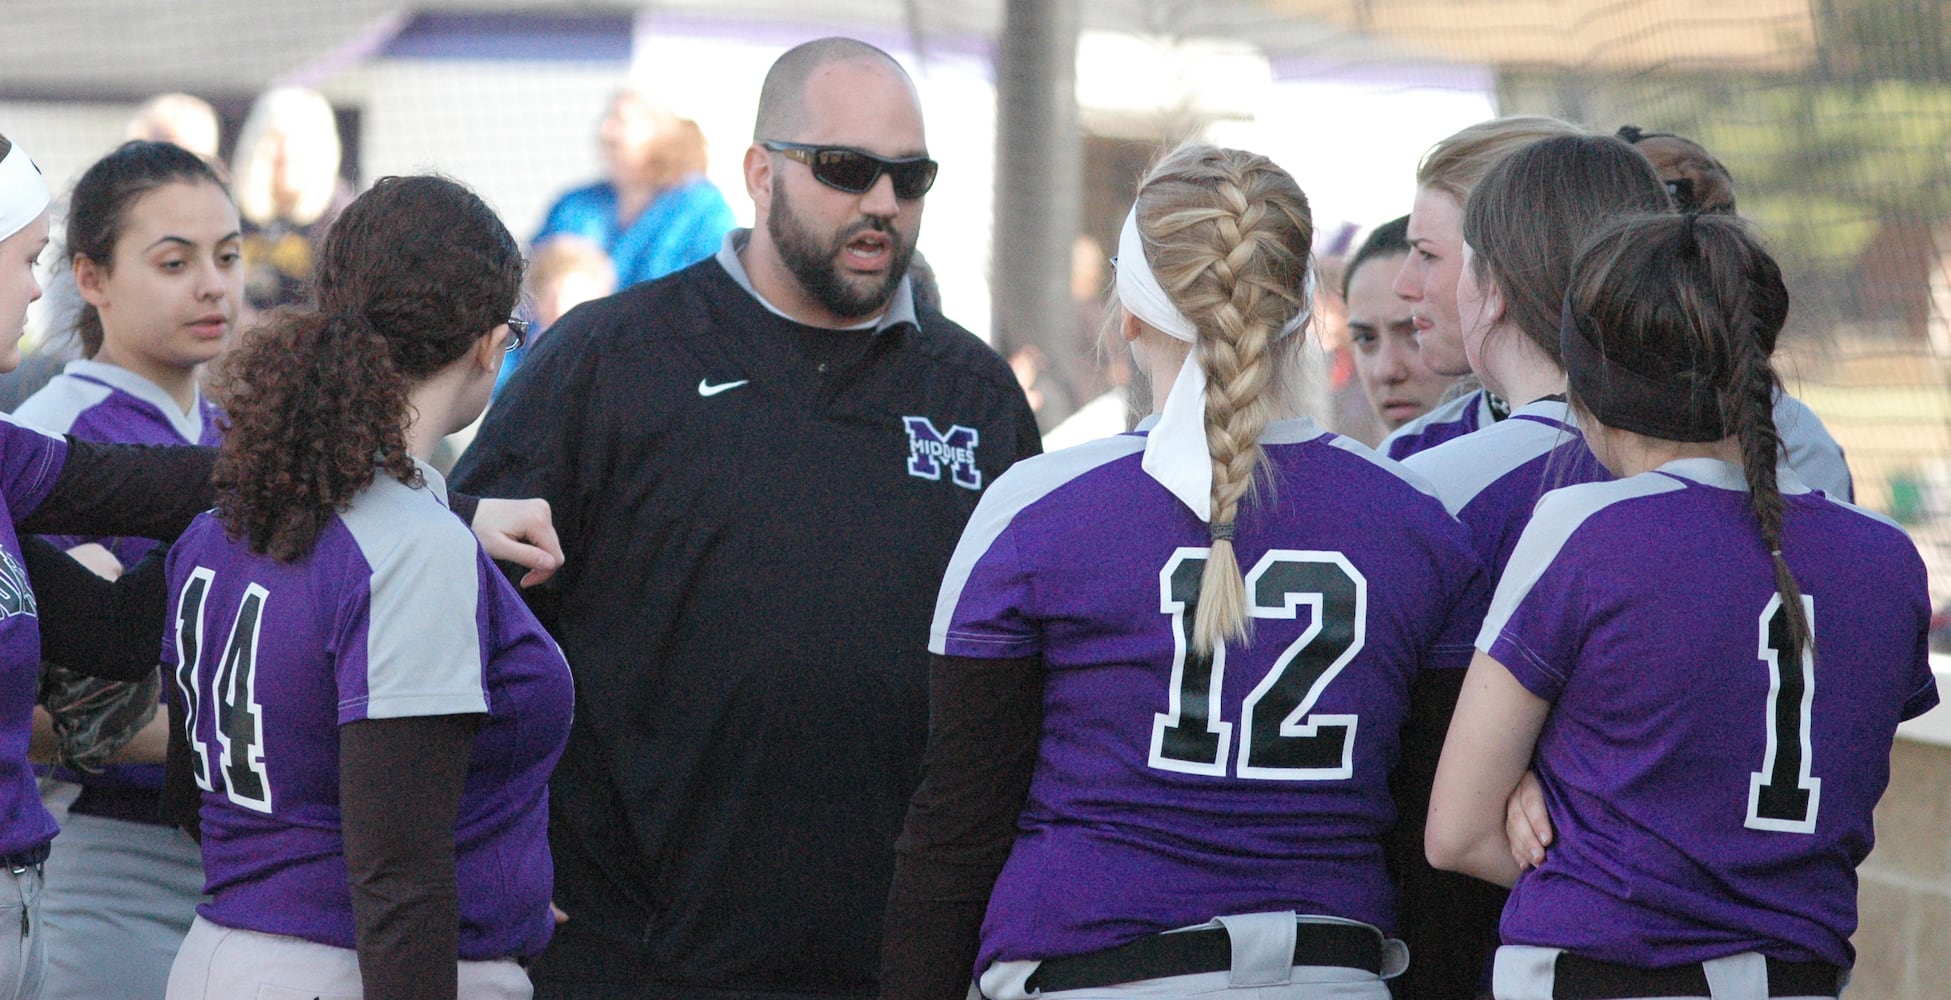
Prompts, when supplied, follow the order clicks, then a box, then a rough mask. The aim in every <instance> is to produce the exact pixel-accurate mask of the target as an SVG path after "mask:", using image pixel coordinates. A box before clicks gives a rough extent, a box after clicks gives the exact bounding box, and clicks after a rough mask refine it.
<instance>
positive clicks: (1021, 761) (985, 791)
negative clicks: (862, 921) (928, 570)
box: [881, 656, 1043, 1000]
mask: <svg viewBox="0 0 1951 1000" xmlns="http://www.w3.org/2000/svg"><path fill="white" fill-rule="evenodd" d="M1042 733H1043V662H1042V660H1041V659H1039V658H1037V657H1026V658H1021V659H1009V660H977V659H968V658H964V657H947V656H937V657H934V658H933V661H932V663H931V666H930V669H929V674H928V751H927V754H926V756H925V757H924V759H923V763H922V778H921V787H920V788H919V789H918V790H917V791H916V792H915V796H914V799H913V801H912V802H911V803H910V804H909V806H908V819H907V824H906V826H905V827H904V828H903V829H902V831H901V836H900V839H898V840H897V841H895V845H894V854H895V858H894V884H893V887H892V888H891V889H890V891H889V893H888V908H887V924H886V929H885V935H884V938H883V943H882V948H881V995H882V996H883V997H885V998H889V1000H934V998H940V1000H963V998H964V997H965V996H966V995H967V993H968V989H969V983H970V981H971V978H972V977H971V971H972V969H973V968H974V966H975V959H976V946H977V943H978V937H979V934H980V932H981V929H982V917H983V913H984V911H985V910H987V909H988V906H989V895H990V892H991V891H992V890H993V889H994V888H995V885H996V876H997V874H998V873H999V872H1001V871H1002V867H1003V862H1005V861H1007V860H1008V859H1009V850H1010V847H1011V845H1013V844H1014V843H1015V841H1016V821H1017V818H1018V817H1019V816H1020V815H1021V814H1022V811H1023V800H1024V798H1025V796H1027V795H1028V794H1029V787H1030V778H1031V776H1032V775H1033V774H1034V773H1035V771H1036V759H1037V745H1038V742H1039V740H1040V739H1041V736H1042Z"/></svg>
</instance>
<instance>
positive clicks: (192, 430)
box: [14, 359, 223, 567]
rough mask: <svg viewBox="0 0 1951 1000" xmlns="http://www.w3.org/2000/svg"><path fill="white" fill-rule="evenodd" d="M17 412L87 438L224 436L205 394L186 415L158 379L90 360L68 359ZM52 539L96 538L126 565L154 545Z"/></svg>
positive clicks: (144, 440) (132, 440)
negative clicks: (151, 378) (156, 381)
mask: <svg viewBox="0 0 1951 1000" xmlns="http://www.w3.org/2000/svg"><path fill="white" fill-rule="evenodd" d="M14 416H15V417H16V418H18V419H19V420H20V422H22V423H24V424H29V425H32V426H34V427H39V428H40V429H42V430H44V431H47V432H48V433H50V434H72V435H74V436H75V437H77V438H80V439H81V440H84V441H106V442H109V443H112V444H200V445H205V446H209V447H215V446H216V445H217V443H218V442H219V441H221V440H222V439H223V429H222V426H221V421H222V411H221V410H219V409H218V408H217V405H216V404H215V403H212V402H210V401H209V400H207V399H205V398H203V394H202V393H198V394H197V397H196V403H195V405H194V406H192V407H191V408H190V412H188V413H184V412H183V410H182V409H181V408H180V407H178V406H177V405H176V401H175V400H173V399H171V398H170V397H169V394H168V393H167V392H164V391H163V390H162V388H161V387H159V386H157V385H156V384H155V383H154V382H151V381H149V380H148V379H146V378H143V377H142V376H140V375H137V374H136V373H134V372H132V371H130V370H128V369H127V368H122V367H119V366H116V365H111V364H106V363H104V362H100V361H89V360H86V359H82V360H78V361H70V362H68V365H67V367H65V368H63V369H62V370H61V374H59V375H56V376H55V377H54V379H53V380H52V381H50V382H49V383H48V384H47V385H45V386H43V387H42V388H41V390H40V391H39V392H36V393H35V394H34V395H32V396H30V397H28V399H27V401H26V402H24V403H21V404H20V408H19V409H17V410H15V411H14ZM49 540H50V541H52V542H54V543H55V544H56V545H59V546H61V547H62V548H73V547H74V546H76V545H81V544H83V543H85V542H98V543H100V544H101V545H102V547H103V548H106V549H108V550H109V552H110V553H112V554H113V555H114V556H115V558H116V559H117V560H118V561H120V562H121V563H122V565H123V566H125V567H127V566H133V565H135V564H136V561H137V560H139V559H141V558H142V557H143V556H144V555H146V554H148V552H149V550H150V549H153V548H155V547H156V542H155V541H154V540H152V539H148V538H113V537H108V536H76V535H69V536H53V535H50V536H49Z"/></svg>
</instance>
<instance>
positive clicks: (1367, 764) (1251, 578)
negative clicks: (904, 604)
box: [930, 420, 1487, 968]
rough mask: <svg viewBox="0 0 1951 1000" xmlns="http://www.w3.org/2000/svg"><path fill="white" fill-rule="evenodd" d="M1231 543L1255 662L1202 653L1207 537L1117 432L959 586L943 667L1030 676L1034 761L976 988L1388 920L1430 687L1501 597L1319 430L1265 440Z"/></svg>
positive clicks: (1362, 453) (981, 517)
mask: <svg viewBox="0 0 1951 1000" xmlns="http://www.w3.org/2000/svg"><path fill="white" fill-rule="evenodd" d="M1261 445H1262V447H1263V448H1264V449H1265V451H1266V455H1267V459H1268V462H1269V463H1270V468H1271V472H1272V476H1271V482H1270V483H1269V484H1268V486H1267V487H1266V488H1264V489H1263V490H1262V492H1261V493H1260V497H1261V498H1262V499H1261V501H1260V502H1248V503H1247V504H1246V505H1245V506H1244V507H1243V508H1242V512H1241V515H1240V518H1239V521H1238V532H1239V534H1238V537H1237V539H1236V546H1237V548H1236V551H1237V554H1238V557H1239V561H1240V566H1241V568H1242V570H1243V571H1244V574H1245V579H1246V587H1247V597H1248V602H1249V605H1250V607H1251V609H1252V610H1251V615H1252V619H1253V641H1252V643H1251V645H1240V644H1233V645H1229V646H1228V647H1227V648H1226V649H1225V650H1223V651H1222V652H1221V653H1220V655H1217V656H1215V657H1213V658H1211V659H1210V660H1208V659H1206V658H1203V657H1198V656H1194V655H1189V653H1188V649H1189V647H1190V642H1189V635H1190V629H1191V624H1192V621H1193V616H1194V613H1195V609H1196V607H1197V604H1196V601H1197V596H1198V587H1199V579H1200V573H1201V571H1202V569H1203V567H1204V564H1205V557H1206V555H1207V552H1208V548H1207V546H1208V537H1209V536H1208V529H1207V526H1206V525H1205V524H1204V523H1203V522H1201V521H1200V520H1199V519H1198V518H1197V517H1196V516H1194V515H1193V513H1192V512H1191V511H1190V510H1188V509H1187V508H1186V506H1185V505H1184V504H1182V503H1180V502H1179V501H1178V500H1177V499H1175V498H1174V497H1172V496H1171V495H1170V494H1169V493H1167V492H1166V490H1165V488H1164V487H1163V486H1161V485H1159V484H1158V483H1157V482H1156V481H1154V480H1153V479H1152V478H1151V477H1150V476H1148V475H1147V474H1146V473H1145V472H1144V471H1143V469H1142V468H1141V467H1140V462H1141V459H1142V456H1143V453H1144V447H1145V438H1144V436H1143V435H1142V434H1124V435H1119V436H1117V437H1113V438H1106V439H1103V440H1099V441H1093V442H1090V443H1088V444H1083V445H1079V446H1077V447H1074V448H1069V449H1065V450H1064V451H1061V452H1056V453H1053V454H1049V455H1045V456H1042V457H1040V458H1033V459H1028V460H1026V461H1023V462H1020V463H1018V464H1017V465H1016V466H1015V467H1013V468H1012V469H1011V470H1010V471H1009V472H1008V473H1007V474H1005V475H1004V476H1003V477H1002V478H1000V479H998V480H997V481H996V483H995V485H993V486H991V487H990V488H989V491H988V492H987V493H985V494H984V495H983V499H982V502H981V504H980V506H978V507H977V508H976V512H975V515H974V516H973V518H972V519H971V520H970V522H969V526H968V528H967V530H966V531H965V532H964V534H963V536H962V542H961V545H960V546H959V547H958V548H957V550H956V553H955V558H954V560H953V561H952V562H951V563H950V566H949V570H948V573H947V576H946V579H945V580H944V582H943V585H942V593H941V597H940V600H939V602H938V604H937V606H936V613H935V624H934V630H933V634H932V636H931V640H930V645H931V649H932V650H933V651H934V652H936V653H942V654H946V655H949V656H956V657H974V658H1016V657H1028V656H1037V657H1040V658H1041V660H1042V664H1043V668H1044V670H1045V671H1046V674H1045V686H1044V698H1043V707H1044V726H1043V739H1042V743H1041V746H1040V748H1039V760H1038V762H1037V767H1036V773H1035V777H1034V778H1033V780H1032V784H1031V787H1030V794H1029V799H1028V802H1027V803H1026V805H1025V807H1024V811H1023V815H1022V818H1021V821H1020V833H1019V836H1018V838H1017V840H1016V844H1015V847H1014V848H1013V849H1012V851H1011V853H1010V857H1009V861H1008V863H1007V865H1006V866H1005V868H1004V870H1003V872H1002V875H1001V877H1000V878H999V879H998V881H997V883H996V888H995V892H994V894H993V896H992V897H991V901H990V906H989V914H988V919H987V920H986V922H985V924H984V927H983V933H982V945H981V957H980V959H979V963H980V964H979V966H978V968H981V967H986V966H987V965H988V964H990V963H992V962H995V961H999V960H1012V959H1034V958H1047V957H1050V956H1054V955H1068V954H1078V953H1083V952H1089V951H1094V950H1098V949H1102V948H1107V947H1112V946H1115V945H1118V944H1122V943H1124V942H1127V941H1131V940H1133V939H1135V938H1138V937H1141V936H1144V935H1146V934H1149V933H1155V932H1158V931H1164V930H1168V929H1171V928H1175V927H1182V926H1186V925H1190V924H1197V923H1203V922H1205V921H1207V920H1209V919H1211V918H1212V917H1214V916H1217V915H1224V914H1239V913H1255V912H1264V911H1272V910H1293V911H1296V912H1299V913H1313V914H1323V915H1329V916H1338V917H1344V918H1348V919H1353V920H1361V921H1365V922H1368V923H1371V924H1375V925H1377V926H1381V927H1384V928H1387V927H1390V926H1391V925H1393V923H1394V918H1393V913H1394V902H1393V892H1392V889H1391V887H1390V883H1389V879H1388V876H1387V874H1386V873H1385V871H1384V868H1383V861H1382V849H1381V846H1380V843H1379V840H1380V837H1381V836H1382V834H1383V832H1384V831H1386V830H1387V829H1388V828H1389V826H1390V824H1391V823H1392V822H1393V821H1394V819H1395V807H1394V803H1393V801H1392V800H1391V798H1390V795H1389V788H1388V776H1389V772H1390V770H1391V769H1392V768H1393V767H1394V765H1395V762H1396V757H1397V753H1398V734H1399V731H1400V728H1401V725H1402V721H1403V718H1404V716H1405V714H1406V713H1407V710H1408V707H1409V691H1410V685H1411V682H1412V680H1413V679H1414V678H1415V676H1416V674H1417V672H1418V671H1420V670H1424V669H1429V668H1447V669H1455V668H1461V667H1463V666H1464V665H1465V664H1467V662H1468V657H1469V637H1470V635H1471V634H1472V632H1473V631H1474V629H1475V626H1476V623H1477V622H1479V621H1480V620H1481V615H1482V613H1483V609H1484V607H1485V600H1486V597H1487V595H1486V590H1487V585H1486V584H1485V583H1484V581H1483V576H1482V572H1481V570H1480V568H1479V564H1478V560H1477V558H1476V557H1475V555H1474V554H1473V553H1472V551H1471V548H1470V542H1469V538H1468V537H1467V535H1466V534H1465V532H1464V529H1463V527H1462V525H1460V524H1459V523H1458V522H1457V521H1456V520H1455V519H1453V518H1452V517H1451V516H1450V515H1449V513H1448V512H1447V511H1446V510H1445V509H1444V507H1443V505H1442V503H1441V502H1440V501H1438V500H1437V499H1436V498H1435V497H1434V496H1432V495H1431V494H1430V493H1429V492H1427V487H1426V486H1421V485H1418V484H1416V483H1412V482H1411V479H1410V478H1409V474H1408V473H1407V472H1406V471H1405V470H1403V469H1402V467H1401V466H1398V465H1396V464H1395V463H1393V462H1390V461H1388V460H1386V459H1383V458H1382V457H1380V456H1379V455H1377V454H1375V453H1374V452H1371V451H1369V450H1368V449H1366V448H1364V447H1362V446H1361V445H1358V444H1354V443H1352V442H1349V441H1347V440H1345V439H1342V438H1338V437H1336V436H1334V435H1332V434H1325V433H1323V432H1322V431H1321V430H1320V429H1319V428H1317V427H1315V426H1314V425H1313V424H1312V423H1310V422H1309V421H1306V420H1293V421H1282V422H1278V423H1275V424H1273V425H1271V426H1270V427H1269V428H1268V430H1267V432H1266V433H1265V434H1264V435H1262V437H1261Z"/></svg>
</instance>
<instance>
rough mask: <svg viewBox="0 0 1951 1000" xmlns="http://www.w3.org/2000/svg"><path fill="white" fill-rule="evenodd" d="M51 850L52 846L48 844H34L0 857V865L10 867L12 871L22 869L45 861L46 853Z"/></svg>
mask: <svg viewBox="0 0 1951 1000" xmlns="http://www.w3.org/2000/svg"><path fill="white" fill-rule="evenodd" d="M52 850H53V848H52V847H51V846H49V845H48V844H36V845H35V846H33V847H30V848H28V849H26V850H24V851H21V852H20V853H18V854H8V855H5V856H3V857H0V866H5V867H7V868H11V869H13V870H14V871H24V870H26V869H29V868H32V867H34V866H35V865H38V864H42V863H44V862H46V861H47V856H48V853H49V852H50V851H52Z"/></svg>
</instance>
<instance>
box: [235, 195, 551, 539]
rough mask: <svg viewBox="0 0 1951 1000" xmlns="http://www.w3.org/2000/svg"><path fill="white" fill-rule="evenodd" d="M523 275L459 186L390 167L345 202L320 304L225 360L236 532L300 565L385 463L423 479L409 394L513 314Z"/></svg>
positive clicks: (511, 250) (510, 244) (511, 246)
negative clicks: (409, 429)
mask: <svg viewBox="0 0 1951 1000" xmlns="http://www.w3.org/2000/svg"><path fill="white" fill-rule="evenodd" d="M521 280H522V259H521V253H520V251H519V250H518V249H517V247H516V245H515V240H514V237H512V236H510V235H509V234H508V230H507V228H506V227H504V226H502V224H501V220H500V219H498V218H496V217H495V214H494V212H493V211H492V210H491V209H489V208H488V206H487V205H486V204H485V203H483V202H482V201H481V199H480V198H478V197H476V196H475V195H474V194H473V193H472V192H470V191H469V190H468V189H467V188H465V187H462V186H461V185H459V184H457V183H455V182H453V181H450V180H447V179H445V178H441V177H388V178H385V179H383V180H381V181H380V182H379V183H378V184H375V185H374V186H373V189H372V190H371V191H368V192H366V193H365V194H364V195H361V196H360V197H359V198H358V199H357V200H355V201H354V202H353V203H352V204H351V205H350V206H348V207H347V208H346V210H345V211H344V212H343V213H341V214H340V216H339V218H338V220H337V221H336V222H335V223H333V226H332V229H331V231H330V232H329V233H327V235H326V238H325V245H324V248H323V250H322V252H321V253H320V256H319V262H318V268H317V284H318V304H317V306H315V307H314V308H311V309H307V310H284V311H280V312H278V313H274V314H273V315H272V318H271V320H270V321H269V322H267V323H266V324H265V325H264V326H262V327H260V328H258V329H256V330H253V331H252V332H251V333H250V334H249V335H247V336H246V338H245V340H244V343H243V344H242V345H240V346H239V347H238V348H237V349H236V350H234V351H232V352H231V353H230V354H229V355H228V356H227V357H226V358H225V359H224V361H223V362H222V363H221V376H220V381H219V384H218V396H219V398H220V399H221V401H222V402H223V404H224V407H225V409H226V411H227V412H228V414H229V418H230V425H229V428H228V430H227V431H226V434H225V437H224V443H223V448H222V451H221V452H220V454H219V456H218V459H217V469H216V472H215V474H214V475H213V476H212V480H213V482H214V483H215V485H216V488H217V516H218V518H219V519H220V520H221V521H222V522H223V524H224V526H225V527H226V528H227V529H228V530H229V531H230V533H231V535H232V537H235V538H239V539H242V540H244V541H245V542H246V543H247V544H248V545H249V546H250V548H251V551H253V552H258V553H266V554H269V555H270V556H271V557H272V558H275V559H280V560H285V561H289V560H293V559H297V558H300V557H302V556H304V555H305V554H306V553H307V552H309V551H311V547H312V544H313V543H314V542H315V541H316V540H317V538H318V533H319V531H320V530H321V529H323V528H324V526H325V524H326V523H327V521H328V520H329V519H330V517H331V516H332V514H333V512H334V511H337V510H342V509H344V508H345V506H346V505H347V504H349V503H350V502H351V501H352V499H353V498H354V497H355V496H357V495H358V494H359V493H360V491H362V490H364V489H366V487H368V486H370V485H371V484H372V482H373V478H374V476H375V475H377V474H378V473H379V472H381V471H383V472H384V473H385V474H386V475H388V476H391V477H393V478H394V479H397V480H399V481H401V482H404V483H409V484H417V483H418V481H419V479H420V472H419V469H418V467H417V466H415V465H414V464H413V460H412V458H411V457H410V456H409V455H408V453H407V448H406V431H405V428H406V421H407V395H408V393H410V392H411V391H412V390H413V387H414V386H416V385H418V384H419V383H420V382H421V381H423V380H425V379H426V378H428V377H429V376H432V375H433V374H434V373H436V372H438V371H440V370H441V369H442V368H444V367H446V366H447V365H448V364H449V363H451V362H453V361H454V360H456V359H458V358H460V357H461V356H462V355H463V354H465V353H466V352H467V351H468V350H469V349H470V348H471V347H473V346H474V344H475V343H477V342H478V341H479V340H480V338H481V337H482V336H483V335H485V334H487V333H488V332H489V331H491V330H493V329H494V328H495V327H497V326H500V325H501V324H502V323H504V322H507V319H508V315H509V313H510V312H511V311H512V310H513V308H514V305H515V296H516V294H517V293H518V292H519V290H520V288H521Z"/></svg>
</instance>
